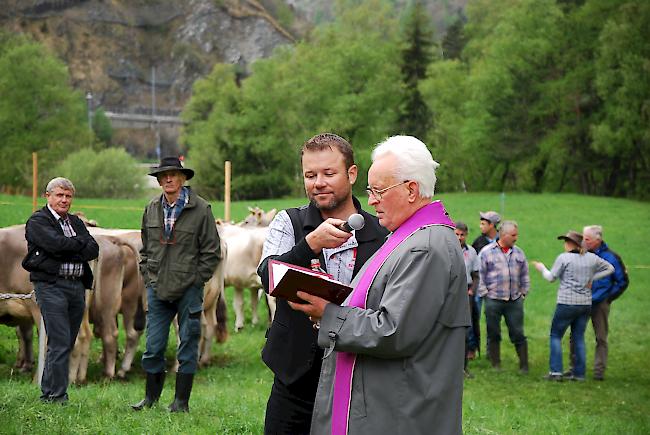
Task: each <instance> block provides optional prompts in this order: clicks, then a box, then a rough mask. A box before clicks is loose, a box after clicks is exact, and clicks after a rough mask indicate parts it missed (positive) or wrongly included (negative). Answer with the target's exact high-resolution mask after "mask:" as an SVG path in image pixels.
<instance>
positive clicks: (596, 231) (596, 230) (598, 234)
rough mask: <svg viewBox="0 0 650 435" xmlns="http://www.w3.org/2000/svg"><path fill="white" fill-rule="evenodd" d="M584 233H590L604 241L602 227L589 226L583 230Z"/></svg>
mask: <svg viewBox="0 0 650 435" xmlns="http://www.w3.org/2000/svg"><path fill="white" fill-rule="evenodd" d="M582 233H583V234H584V233H589V234H591V235H592V236H594V237H595V238H596V239H598V240H603V227H601V226H600V225H587V226H586V227H584V228H583V229H582Z"/></svg>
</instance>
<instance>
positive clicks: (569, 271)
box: [544, 252, 614, 305]
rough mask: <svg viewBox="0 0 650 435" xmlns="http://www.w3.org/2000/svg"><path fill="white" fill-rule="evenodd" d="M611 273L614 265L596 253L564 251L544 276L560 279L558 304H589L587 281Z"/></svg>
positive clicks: (552, 279) (589, 293) (589, 295)
mask: <svg viewBox="0 0 650 435" xmlns="http://www.w3.org/2000/svg"><path fill="white" fill-rule="evenodd" d="M612 273H614V266H612V265H611V264H609V263H608V262H607V261H605V260H603V259H602V258H600V257H599V256H597V255H596V254H592V253H591V252H586V253H585V254H583V255H580V254H579V253H576V252H564V253H562V254H560V255H559V256H558V257H557V259H556V260H555V263H554V264H553V268H552V269H551V270H550V271H549V274H548V275H547V274H544V278H546V279H547V280H549V281H555V280H556V279H558V278H559V279H560V287H559V288H558V290H557V303H558V304H565V305H591V286H589V287H587V285H588V283H589V282H591V281H596V280H599V279H601V278H603V277H605V276H607V275H610V274H612ZM549 278H551V279H549Z"/></svg>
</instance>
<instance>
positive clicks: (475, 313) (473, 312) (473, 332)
mask: <svg viewBox="0 0 650 435" xmlns="http://www.w3.org/2000/svg"><path fill="white" fill-rule="evenodd" d="M468 299H469V314H470V317H471V319H472V326H470V327H469V328H468V329H467V339H466V340H467V350H473V351H476V350H479V349H480V348H481V328H480V323H479V322H480V316H481V311H480V309H479V307H478V306H477V304H476V298H475V297H474V295H472V296H469V295H468Z"/></svg>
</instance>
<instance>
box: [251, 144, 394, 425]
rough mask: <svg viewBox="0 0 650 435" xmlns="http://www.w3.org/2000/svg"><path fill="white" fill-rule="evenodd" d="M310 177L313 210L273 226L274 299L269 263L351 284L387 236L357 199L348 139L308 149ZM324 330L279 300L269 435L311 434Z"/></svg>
mask: <svg viewBox="0 0 650 435" xmlns="http://www.w3.org/2000/svg"><path fill="white" fill-rule="evenodd" d="M301 155H302V159H301V160H302V171H303V178H304V184H305V192H306V193H307V197H308V198H309V204H308V205H305V206H302V207H299V208H293V209H288V210H284V211H281V212H280V213H278V215H277V216H276V217H275V219H274V220H273V222H271V224H270V227H269V236H268V238H267V240H266V242H265V244H264V251H263V253H262V261H261V263H260V266H259V268H258V274H259V275H260V277H261V278H262V284H263V285H264V288H265V289H266V291H267V292H268V282H269V273H268V261H269V260H270V259H277V260H279V261H283V262H285V263H291V264H295V265H298V266H303V267H310V266H313V267H314V268H321V269H324V270H325V271H326V272H327V273H329V274H331V275H332V276H333V277H334V279H336V280H338V281H341V282H343V283H346V284H347V283H350V282H351V281H352V278H353V276H354V275H356V273H357V272H358V271H359V269H360V268H361V266H362V265H363V264H364V262H365V261H366V260H367V259H368V258H370V256H372V254H373V253H374V252H375V251H376V250H377V249H378V248H379V247H380V246H381V244H382V243H383V242H384V238H385V236H386V234H387V231H385V230H384V229H383V228H381V227H380V226H379V223H378V220H377V218H376V217H374V216H372V215H370V214H368V213H366V212H365V211H363V210H362V209H361V204H360V203H359V201H358V200H357V199H356V198H355V197H354V196H352V185H353V184H354V182H355V181H356V179H357V166H356V165H355V164H354V155H353V151H352V147H351V146H350V144H349V143H348V142H347V141H346V140H345V139H343V138H341V137H339V136H337V135H335V134H331V133H323V134H319V135H316V136H314V137H312V138H311V139H309V140H308V141H307V142H305V144H304V145H303V147H302V152H301ZM354 213H360V214H361V215H363V217H364V219H365V226H364V227H363V228H362V229H361V230H356V231H354V232H346V231H343V230H342V229H341V228H340V226H341V224H343V223H344V222H345V221H346V220H347V219H348V217H349V216H350V215H351V214H354ZM317 334H318V332H317V330H316V329H314V328H313V327H312V323H311V322H310V321H309V319H308V317H307V316H306V315H304V314H303V313H300V312H297V311H294V310H292V309H291V308H290V307H289V305H288V304H287V302H286V301H285V300H283V299H278V303H277V311H276V314H275V318H274V321H273V324H272V325H271V328H270V329H269V331H268V334H267V341H266V345H265V346H264V349H263V350H262V359H263V360H264V363H265V364H266V365H267V366H268V367H269V368H270V369H271V370H272V371H273V373H274V375H275V377H274V381H273V387H272V389H271V395H270V397H269V400H268V404H267V408H266V417H265V422H264V433H265V434H267V435H269V434H307V433H309V431H310V423H311V416H312V411H313V406H314V398H315V396H316V387H317V385H318V378H319V374H320V368H321V359H322V357H323V351H322V350H321V349H320V348H319V347H318V345H317V343H316V338H317Z"/></svg>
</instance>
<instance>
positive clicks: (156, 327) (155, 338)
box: [142, 287, 203, 374]
mask: <svg viewBox="0 0 650 435" xmlns="http://www.w3.org/2000/svg"><path fill="white" fill-rule="evenodd" d="M147 302H148V310H147V347H146V350H145V352H144V354H143V355H142V368H143V369H144V370H145V371H146V372H147V373H162V372H164V371H165V350H166V349H167V340H168V339H169V327H170V326H171V323H172V320H174V316H176V315H177V314H178V336H179V338H180V345H179V346H178V351H177V355H176V358H177V359H178V362H179V366H178V372H179V373H185V374H193V373H196V368H197V365H198V364H197V362H198V357H199V339H200V337H201V312H202V311H203V288H201V287H190V288H188V289H187V290H185V293H184V294H183V296H181V297H180V298H179V299H177V300H175V301H172V302H169V301H164V300H162V299H158V297H157V296H156V292H155V291H154V289H153V287H149V288H147Z"/></svg>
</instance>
